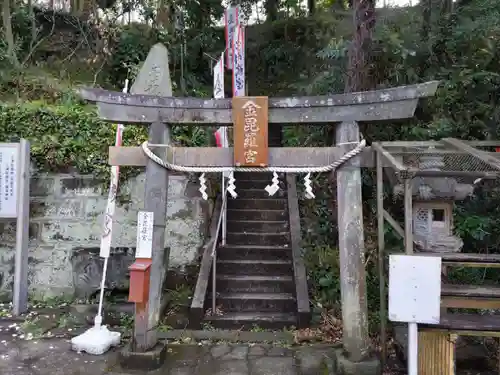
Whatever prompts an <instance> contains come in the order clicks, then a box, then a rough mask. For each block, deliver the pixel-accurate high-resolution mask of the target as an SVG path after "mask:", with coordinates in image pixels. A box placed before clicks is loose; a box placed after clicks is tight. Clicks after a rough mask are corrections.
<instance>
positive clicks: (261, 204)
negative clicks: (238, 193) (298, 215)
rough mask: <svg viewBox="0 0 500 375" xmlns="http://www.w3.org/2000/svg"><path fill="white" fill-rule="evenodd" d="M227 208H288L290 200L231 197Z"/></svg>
mask: <svg viewBox="0 0 500 375" xmlns="http://www.w3.org/2000/svg"><path fill="white" fill-rule="evenodd" d="M227 208H228V209H232V210H243V209H260V210H283V211H284V210H286V209H287V208H288V201H287V200H286V199H282V198H278V199H276V198H266V199H242V198H236V199H229V200H228V201H227Z"/></svg>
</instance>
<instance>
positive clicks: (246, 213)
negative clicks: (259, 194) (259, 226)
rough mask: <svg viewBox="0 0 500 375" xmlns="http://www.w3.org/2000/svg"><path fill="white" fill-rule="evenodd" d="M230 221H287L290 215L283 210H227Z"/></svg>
mask: <svg viewBox="0 0 500 375" xmlns="http://www.w3.org/2000/svg"><path fill="white" fill-rule="evenodd" d="M227 219H228V220H232V219H235V220H251V221H257V220H263V221H285V220H288V213H287V212H286V211H283V210H235V209H228V210H227Z"/></svg>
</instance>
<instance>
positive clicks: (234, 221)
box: [205, 173, 298, 329]
mask: <svg viewBox="0 0 500 375" xmlns="http://www.w3.org/2000/svg"><path fill="white" fill-rule="evenodd" d="M235 178H236V185H237V192H238V198H236V199H231V198H228V202H227V203H228V204H227V238H226V239H227V243H226V245H225V246H221V245H219V247H218V249H217V264H216V270H217V271H216V273H217V276H216V280H217V281H216V282H217V297H216V305H217V306H218V307H219V308H220V312H221V314H220V315H215V316H207V317H206V318H205V320H206V321H207V322H208V323H210V324H211V325H213V326H214V327H217V328H234V329H239V328H241V327H243V328H244V329H249V328H252V327H255V326H258V327H260V328H268V329H271V328H272V329H275V328H279V329H282V328H284V327H287V326H297V323H298V320H297V300H296V293H295V280H294V267H293V255H292V247H291V243H290V223H289V212H288V200H287V190H286V184H285V183H283V182H281V189H280V191H279V192H278V193H276V195H275V196H274V197H269V196H268V194H267V192H266V191H265V190H264V188H265V187H266V185H268V184H269V183H270V181H271V178H272V174H271V173H236V174H235ZM283 178H284V176H281V179H280V180H281V181H283ZM211 299H212V295H211V294H210V295H209V297H208V302H209V304H208V305H209V306H211V303H212V302H211Z"/></svg>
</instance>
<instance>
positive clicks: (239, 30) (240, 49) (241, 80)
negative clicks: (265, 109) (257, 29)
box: [233, 24, 245, 96]
mask: <svg viewBox="0 0 500 375" xmlns="http://www.w3.org/2000/svg"><path fill="white" fill-rule="evenodd" d="M233 96H245V28H244V26H243V25H242V24H238V25H237V26H236V29H235V32H234V40H233Z"/></svg>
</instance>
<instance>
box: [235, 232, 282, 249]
mask: <svg viewBox="0 0 500 375" xmlns="http://www.w3.org/2000/svg"><path fill="white" fill-rule="evenodd" d="M226 240H227V243H228V244H229V245H258V246H286V245H288V244H289V243H290V233H288V232H282V233H248V232H247V233H242V232H228V233H227V235H226Z"/></svg>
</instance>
